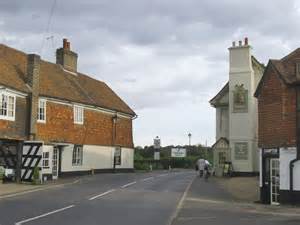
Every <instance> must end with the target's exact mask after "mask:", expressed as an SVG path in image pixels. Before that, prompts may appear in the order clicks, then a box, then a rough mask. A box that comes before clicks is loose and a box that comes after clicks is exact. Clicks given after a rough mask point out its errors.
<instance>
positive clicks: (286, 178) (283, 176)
mask: <svg viewBox="0 0 300 225" xmlns="http://www.w3.org/2000/svg"><path fill="white" fill-rule="evenodd" d="M295 158H296V148H280V154H279V159H280V189H281V190H289V189H290V161H291V160H293V159H295ZM295 175H298V181H297V179H294V188H295V190H300V183H299V182H300V180H299V179H300V176H299V175H300V166H299V164H297V165H295V167H294V177H295V178H296V176H295Z"/></svg>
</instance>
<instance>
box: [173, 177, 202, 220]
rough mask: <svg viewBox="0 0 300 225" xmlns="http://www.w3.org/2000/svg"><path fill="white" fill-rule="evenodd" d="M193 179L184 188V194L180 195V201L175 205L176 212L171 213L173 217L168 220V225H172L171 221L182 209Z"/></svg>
mask: <svg viewBox="0 0 300 225" xmlns="http://www.w3.org/2000/svg"><path fill="white" fill-rule="evenodd" d="M195 178H196V176H195V177H194V178H193V179H192V180H191V181H190V183H189V184H188V186H187V187H186V189H185V191H184V193H183V195H182V197H181V199H180V201H179V203H178V205H177V208H176V210H175V212H174V213H173V215H172V216H171V217H170V219H169V221H168V223H167V224H168V225H171V224H172V223H173V221H174V220H175V219H176V217H177V216H178V214H179V211H180V210H181V209H182V207H183V202H184V200H185V198H186V196H187V193H188V191H189V190H190V188H191V186H192V183H193V182H194V180H195Z"/></svg>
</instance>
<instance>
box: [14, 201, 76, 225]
mask: <svg viewBox="0 0 300 225" xmlns="http://www.w3.org/2000/svg"><path fill="white" fill-rule="evenodd" d="M73 207H75V205H70V206H67V207H64V208H61V209H57V210H54V211H51V212H48V213H45V214H42V215H39V216H36V217H32V218H29V219H26V220H22V221H19V222H16V223H15V225H21V224H24V223H28V222H30V221H33V220H37V219H40V218H42V217H46V216H49V215H52V214H55V213H59V212H62V211H64V210H67V209H70V208H73Z"/></svg>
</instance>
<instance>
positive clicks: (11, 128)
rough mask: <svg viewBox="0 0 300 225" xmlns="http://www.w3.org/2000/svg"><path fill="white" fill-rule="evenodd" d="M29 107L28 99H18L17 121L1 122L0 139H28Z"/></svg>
mask: <svg viewBox="0 0 300 225" xmlns="http://www.w3.org/2000/svg"><path fill="white" fill-rule="evenodd" d="M28 107H29V102H28V100H27V99H26V98H19V97H16V109H17V110H16V116H15V121H9V120H0V138H8V139H22V140H26V139H27V138H28V125H29V124H28V118H29V114H28Z"/></svg>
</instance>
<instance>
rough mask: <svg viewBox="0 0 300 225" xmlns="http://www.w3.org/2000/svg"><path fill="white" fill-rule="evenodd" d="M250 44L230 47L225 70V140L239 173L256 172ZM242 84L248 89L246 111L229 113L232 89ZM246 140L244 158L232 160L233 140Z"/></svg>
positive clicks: (252, 72) (257, 168)
mask: <svg viewBox="0 0 300 225" xmlns="http://www.w3.org/2000/svg"><path fill="white" fill-rule="evenodd" d="M250 50H251V48H250V46H242V47H232V48H230V49H229V52H230V68H229V70H230V72H229V142H230V149H231V151H232V152H231V161H232V164H233V169H234V170H235V171H239V172H258V171H259V163H258V154H257V149H258V148H257V101H256V99H255V98H254V96H253V94H254V92H255V89H256V84H255V74H254V70H253V67H252V61H251V51H250ZM241 84H243V86H244V88H245V89H246V90H248V110H247V112H233V91H234V90H235V86H236V85H241ZM236 142H247V143H248V159H247V160H236V159H235V148H234V146H235V143H236Z"/></svg>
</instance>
